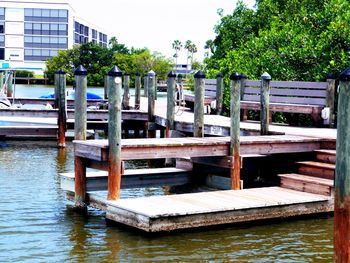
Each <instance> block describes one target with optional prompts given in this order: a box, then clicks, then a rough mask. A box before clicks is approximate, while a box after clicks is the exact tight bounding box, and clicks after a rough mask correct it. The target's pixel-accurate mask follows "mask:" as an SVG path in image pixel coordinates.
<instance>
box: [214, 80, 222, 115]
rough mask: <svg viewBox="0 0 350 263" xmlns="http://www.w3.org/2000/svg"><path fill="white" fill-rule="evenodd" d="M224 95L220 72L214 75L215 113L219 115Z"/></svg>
mask: <svg viewBox="0 0 350 263" xmlns="http://www.w3.org/2000/svg"><path fill="white" fill-rule="evenodd" d="M223 97H224V79H223V76H222V74H221V73H219V74H217V75H216V115H221V113H222V104H223Z"/></svg>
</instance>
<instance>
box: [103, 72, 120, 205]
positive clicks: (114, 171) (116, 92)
mask: <svg viewBox="0 0 350 263" xmlns="http://www.w3.org/2000/svg"><path fill="white" fill-rule="evenodd" d="M122 75H123V74H122V71H121V70H120V69H119V68H118V67H117V66H114V67H113V68H112V69H111V70H110V71H109V72H108V78H109V81H108V83H109V87H108V92H109V94H108V98H109V99H108V114H109V117H108V145H109V157H108V196H107V199H108V200H117V199H119V197H120V181H121V175H122V159H121V153H122V146H121V140H122V130H121V129H122V112H121V108H122V102H121V93H122V91H121V90H122Z"/></svg>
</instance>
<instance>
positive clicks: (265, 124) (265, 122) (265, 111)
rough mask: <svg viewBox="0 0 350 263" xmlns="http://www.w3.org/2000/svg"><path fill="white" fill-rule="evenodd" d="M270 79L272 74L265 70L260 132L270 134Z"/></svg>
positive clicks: (262, 86)
mask: <svg viewBox="0 0 350 263" xmlns="http://www.w3.org/2000/svg"><path fill="white" fill-rule="evenodd" d="M270 81H271V76H270V75H269V73H267V72H265V73H264V74H262V75H261V86H260V94H261V95H260V134H261V135H268V134H269V122H270V111H269V108H270Z"/></svg>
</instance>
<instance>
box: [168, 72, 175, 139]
mask: <svg viewBox="0 0 350 263" xmlns="http://www.w3.org/2000/svg"><path fill="white" fill-rule="evenodd" d="M175 78H176V74H175V72H173V71H170V72H169V74H168V81H167V111H166V116H167V117H166V119H167V122H166V137H167V138H170V137H171V130H174V118H175V101H174V100H175Z"/></svg>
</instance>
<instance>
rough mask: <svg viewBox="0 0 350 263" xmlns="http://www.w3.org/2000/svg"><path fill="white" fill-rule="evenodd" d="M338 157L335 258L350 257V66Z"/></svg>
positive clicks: (344, 79) (343, 85)
mask: <svg viewBox="0 0 350 263" xmlns="http://www.w3.org/2000/svg"><path fill="white" fill-rule="evenodd" d="M339 80H340V83H339V103H338V114H337V115H338V119H337V143H336V144H337V149H336V150H337V159H336V170H335V184H334V188H335V189H334V190H335V203H334V255H335V262H337V263H342V262H349V260H350V238H349V236H350V160H349V156H350V133H349V130H350V119H349V116H350V67H349V68H347V69H345V70H344V71H343V72H342V73H341V74H340V76H339Z"/></svg>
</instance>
